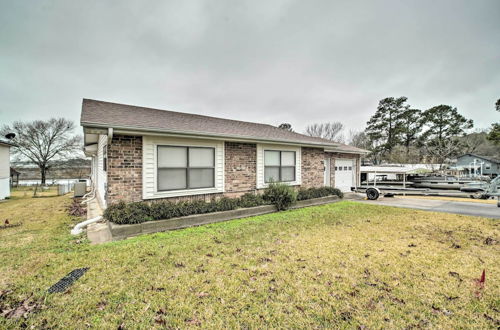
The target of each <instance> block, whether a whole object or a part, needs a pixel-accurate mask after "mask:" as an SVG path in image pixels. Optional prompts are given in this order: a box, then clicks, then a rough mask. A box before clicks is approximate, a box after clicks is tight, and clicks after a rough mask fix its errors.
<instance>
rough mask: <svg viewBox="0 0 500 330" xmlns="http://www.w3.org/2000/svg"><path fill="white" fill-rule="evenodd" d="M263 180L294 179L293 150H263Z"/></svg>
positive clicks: (281, 180)
mask: <svg viewBox="0 0 500 330" xmlns="http://www.w3.org/2000/svg"><path fill="white" fill-rule="evenodd" d="M264 180H265V182H266V183H268V182H293V181H295V151H278V150H264Z"/></svg>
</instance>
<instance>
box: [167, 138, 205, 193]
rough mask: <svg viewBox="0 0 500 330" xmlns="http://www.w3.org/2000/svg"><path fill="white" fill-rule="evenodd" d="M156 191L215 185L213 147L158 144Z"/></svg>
mask: <svg viewBox="0 0 500 330" xmlns="http://www.w3.org/2000/svg"><path fill="white" fill-rule="evenodd" d="M157 154H158V157H157V158H158V163H157V165H158V175H157V189H158V191H167V190H182V189H199V188H213V187H215V149H214V148H207V147H177V146H158V153H157Z"/></svg>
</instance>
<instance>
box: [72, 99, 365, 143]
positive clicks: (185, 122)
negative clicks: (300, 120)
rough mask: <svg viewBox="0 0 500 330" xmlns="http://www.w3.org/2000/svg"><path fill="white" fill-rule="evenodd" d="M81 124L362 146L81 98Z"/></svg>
mask: <svg viewBox="0 0 500 330" xmlns="http://www.w3.org/2000/svg"><path fill="white" fill-rule="evenodd" d="M80 122H81V125H82V126H86V127H93V126H96V127H113V128H115V129H117V128H122V129H123V128H129V129H140V130H144V131H163V132H172V133H184V134H196V135H200V134H201V135H207V136H221V137H231V138H242V139H256V140H263V141H272V142H288V143H298V144H307V145H318V146H322V147H330V148H334V149H339V151H345V152H351V153H363V152H365V151H364V150H362V149H359V148H355V147H352V146H347V145H344V144H340V143H336V142H332V141H329V140H325V139H321V138H316V137H311V136H307V135H303V134H299V133H295V132H290V131H287V130H283V129H280V128H277V127H275V126H271V125H267V124H259V123H252V122H245V121H239V120H231V119H223V118H216V117H209V116H203V115H196V114H190V113H183V112H175V111H167V110H159V109H151V108H144V107H138V106H132V105H125V104H118V103H111V102H104V101H96V100H89V99H84V100H83V105H82V116H81V120H80Z"/></svg>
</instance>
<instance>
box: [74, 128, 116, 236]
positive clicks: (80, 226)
mask: <svg viewBox="0 0 500 330" xmlns="http://www.w3.org/2000/svg"><path fill="white" fill-rule="evenodd" d="M112 139H113V128H112V127H109V128H108V145H109V144H110V143H111V140H112ZM91 184H92V185H91V187H92V190H91V192H90V193H89V194H92V197H91V198H90V199H87V200H84V201H82V204H85V203H88V202H90V201H92V200H93V199H95V198H96V197H97V193H96V192H97V187H96V186H95V184H94V181H93V180H92V179H91ZM101 220H102V216H101V215H100V216H97V217H95V218H92V219H88V220H85V221H83V222H80V223H78V224H77V225H76V226H75V227H74V228H73V229H71V235H79V234H81V233H82V232H83V228H85V227H87V226H88V225H90V224H93V223H96V222H99V221H101Z"/></svg>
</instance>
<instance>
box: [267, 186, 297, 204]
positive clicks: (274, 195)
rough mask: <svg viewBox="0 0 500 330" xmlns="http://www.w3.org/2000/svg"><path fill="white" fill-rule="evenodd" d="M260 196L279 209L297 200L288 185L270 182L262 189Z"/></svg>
mask: <svg viewBox="0 0 500 330" xmlns="http://www.w3.org/2000/svg"><path fill="white" fill-rule="evenodd" d="M262 198H264V200H265V201H267V202H269V203H271V204H273V205H275V206H276V208H277V209H278V211H281V210H286V209H288V208H289V207H290V206H292V205H293V204H294V203H295V202H296V201H297V193H296V192H295V190H293V188H292V187H290V186H289V185H286V184H283V183H274V182H271V183H270V184H269V186H268V187H267V188H266V189H265V190H264V195H263V196H262Z"/></svg>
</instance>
